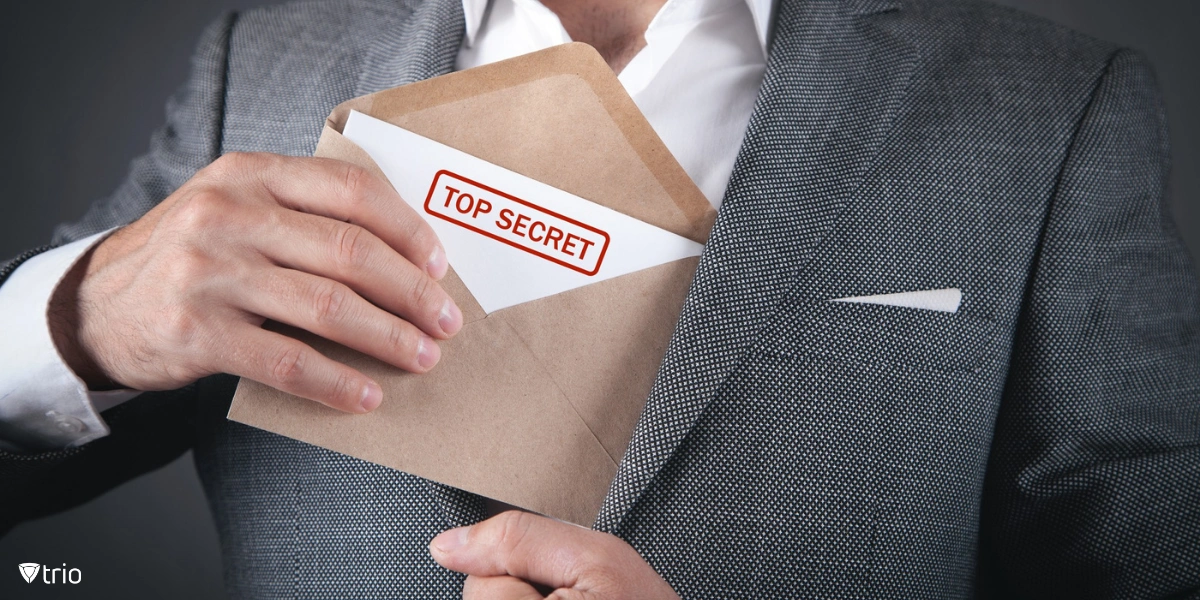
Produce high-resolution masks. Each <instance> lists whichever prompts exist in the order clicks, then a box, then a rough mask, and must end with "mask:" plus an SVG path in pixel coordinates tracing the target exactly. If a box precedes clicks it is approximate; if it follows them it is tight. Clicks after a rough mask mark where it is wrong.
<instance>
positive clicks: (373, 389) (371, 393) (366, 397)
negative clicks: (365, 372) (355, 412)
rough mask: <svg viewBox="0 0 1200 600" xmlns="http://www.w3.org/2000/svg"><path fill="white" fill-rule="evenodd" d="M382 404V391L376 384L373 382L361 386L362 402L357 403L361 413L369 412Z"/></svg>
mask: <svg viewBox="0 0 1200 600" xmlns="http://www.w3.org/2000/svg"><path fill="white" fill-rule="evenodd" d="M382 403H383V390H382V389H381V388H380V387H379V384H378V383H375V382H374V381H370V382H367V385H365V386H363V393H362V401H361V402H360V403H359V404H360V405H361V406H362V409H363V412H371V411H373V410H375V409H376V408H379V405H380V404H382Z"/></svg>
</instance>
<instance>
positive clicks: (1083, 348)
mask: <svg viewBox="0 0 1200 600" xmlns="http://www.w3.org/2000/svg"><path fill="white" fill-rule="evenodd" d="M1165 121H1166V119H1165V112H1164V110H1163V107H1162V103H1161V99H1160V97H1159V94H1158V91H1157V85H1156V83H1155V81H1154V76H1153V74H1152V72H1151V69H1150V68H1149V66H1148V65H1147V64H1146V62H1145V61H1144V60H1143V59H1142V58H1140V57H1139V56H1138V55H1137V54H1135V53H1132V52H1128V51H1120V52H1118V53H1117V54H1116V55H1115V56H1114V57H1113V58H1112V60H1111V62H1110V64H1109V66H1108V68H1107V70H1106V72H1105V74H1104V76H1103V77H1102V79H1101V80H1100V81H1099V83H1098V84H1097V87H1096V90H1095V93H1094V97H1093V98H1092V101H1091V103H1090V106H1089V107H1088V109H1087V111H1086V114H1085V115H1084V116H1083V119H1082V121H1081V122H1080V124H1079V128H1078V131H1077V133H1076V136H1075V140H1074V142H1073V145H1072V148H1071V150H1070V153H1069V155H1068V158H1067V160H1066V162H1065V163H1064V165H1063V167H1062V172H1061V174H1060V180H1059V184H1058V188H1057V191H1056V193H1055V195H1054V197H1053V198H1052V200H1051V204H1050V206H1049V209H1048V212H1047V215H1046V222H1045V225H1044V230H1043V234H1042V239H1041V244H1040V248H1039V250H1038V252H1037V255H1036V257H1035V259H1034V262H1033V265H1032V269H1033V271H1032V274H1031V280H1030V283H1029V285H1028V287H1027V292H1026V293H1027V297H1026V299H1025V304H1024V308H1023V313H1022V315H1021V317H1020V319H1019V322H1018V325H1017V331H1016V339H1015V345H1014V350H1013V355H1012V357H1011V362H1010V370H1009V376H1008V381H1007V382H1006V386H1005V391H1004V396H1003V399H1002V402H1001V405H1000V411H999V414H998V420H997V424H996V431H995V438H994V441H993V448H992V454H991V457H990V463H989V467H988V471H987V478H986V481H985V487H984V497H983V510H982V515H981V524H980V527H981V531H980V534H981V536H980V539H981V542H980V543H981V548H980V573H981V578H980V580H979V586H980V588H981V589H980V592H982V593H983V595H984V596H985V597H992V596H991V595H990V594H989V592H990V593H991V594H996V595H995V596H994V597H1028V598H1089V599H1100V598H1182V597H1200V289H1198V286H1197V281H1196V274H1195V270H1194V267H1193V265H1192V263H1191V260H1190V258H1189V255H1188V253H1187V250H1186V249H1185V248H1184V247H1183V245H1182V243H1181V242H1180V238H1179V236H1178V235H1177V233H1176V231H1175V229H1174V225H1173V223H1172V221H1171V218H1170V215H1169V210H1168V206H1167V179H1168V171H1169V149H1168V141H1167V131H1166V122H1165Z"/></svg>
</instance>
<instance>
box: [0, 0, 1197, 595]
mask: <svg viewBox="0 0 1200 600" xmlns="http://www.w3.org/2000/svg"><path fill="white" fill-rule="evenodd" d="M462 35H463V17H462V13H461V3H460V1H459V0H426V1H424V2H421V1H417V0H338V1H329V2H316V1H306V2H298V3H293V4H289V5H285V6H279V7H274V8H267V9H262V10H255V11H252V12H247V13H244V14H240V15H239V14H230V15H228V16H226V17H224V18H222V19H221V20H219V21H218V22H217V23H216V24H214V25H213V26H212V27H211V28H210V29H209V30H208V31H207V33H206V34H205V36H204V38H203V40H202V42H201V43H200V46H199V50H198V52H197V54H196V58H195V68H194V72H193V75H192V77H191V79H190V81H189V82H188V84H187V85H186V86H185V87H184V88H183V89H182V90H181V91H180V93H179V94H178V95H177V96H176V98H175V99H174V100H173V101H172V102H171V104H170V105H169V106H168V115H167V116H168V120H167V124H166V126H165V127H164V128H163V129H162V130H161V131H160V132H159V133H158V134H157V135H156V136H155V138H154V140H153V146H152V149H151V151H150V153H149V154H147V155H146V156H144V157H142V158H140V159H138V160H137V161H135V163H134V165H133V169H132V172H131V173H130V176H129V178H128V179H127V180H126V182H125V183H124V184H123V185H122V187H121V188H120V189H118V190H117V192H116V193H115V194H114V195H113V196H112V197H110V198H108V199H106V200H103V201H100V202H98V203H96V204H95V205H94V206H93V207H92V208H91V210H90V211H89V212H88V213H87V215H86V216H85V217H84V218H83V219H82V220H81V221H79V222H77V223H74V224H70V225H65V226H63V227H61V228H60V229H59V230H58V232H57V235H56V238H55V242H56V243H61V242H63V241H66V240H71V239H76V238H79V237H81V236H84V235H87V234H89V233H92V232H95V231H99V230H102V229H104V228H107V227H111V226H114V225H117V224H120V223H125V222H128V221H131V220H133V219H136V218H137V217H138V216H139V215H141V214H142V213H144V212H145V211H146V210H147V209H149V208H150V207H151V206H153V205H154V204H155V203H156V202H159V201H160V200H161V199H162V198H163V197H165V196H167V195H168V194H169V193H170V192H171V191H172V190H174V189H175V188H176V187H178V186H179V185H180V184H182V183H183V182H184V181H185V180H187V179H188V178H189V176H191V174H192V173H193V172H195V171H196V170H197V169H199V168H201V167H202V166H204V165H205V164H207V163H208V162H210V161H211V160H213V159H214V158H215V157H216V156H218V155H219V154H221V153H223V152H231V151H249V150H253V151H269V152H278V153H284V154H294V155H307V154H310V153H311V152H312V150H313V148H314V146H315V143H316V140H317V136H318V133H319V131H320V126H321V123H322V121H323V119H324V117H325V115H326V114H327V113H328V112H329V110H330V109H331V108H332V107H333V106H334V105H336V104H337V103H339V102H341V101H343V100H345V99H347V98H350V97H353V96H356V95H359V94H364V93H367V92H373V91H376V90H379V89H383V88H386V87H390V86H396V85H400V84H403V83H406V82H410V81H414V80H418V79H422V78H427V77H430V76H434V75H438V74H440V73H445V72H447V71H449V70H450V69H451V68H452V65H453V60H454V56H455V53H456V50H457V48H458V46H459V42H460V40H461V38H462ZM1167 155H1168V148H1167V138H1166V133H1165V127H1164V118H1163V110H1162V106H1161V101H1160V99H1159V96H1158V93H1157V91H1156V87H1155V83H1154V81H1153V77H1152V75H1151V72H1150V69H1149V68H1148V67H1147V65H1146V63H1145V62H1144V61H1143V59H1141V58H1140V57H1139V56H1138V55H1136V54H1134V53H1131V52H1129V51H1125V50H1121V49H1118V48H1115V47H1113V46H1111V45H1108V44H1105V43H1102V42H1098V41H1095V40H1092V39H1089V38H1086V37H1083V36H1080V35H1077V34H1074V33H1072V32H1069V31H1066V30H1063V29H1061V28H1058V27H1055V26H1053V25H1050V24H1048V23H1045V22H1043V21H1039V20H1036V19H1033V18H1030V17H1027V16H1025V15H1022V14H1020V13H1017V12H1014V11H1010V10H1006V9H1000V8H996V7H994V6H990V5H986V4H981V3H977V2H974V1H972V0H945V1H936V0H782V2H781V6H780V8H779V14H778V18H777V26H776V32H775V35H774V41H773V44H772V47H771V53H770V60H769V65H768V68H767V72H766V77H765V80H764V82H763V85H762V92H761V97H760V98H759V101H758V104H757V107H756V108H755V112H754V115H753V117H752V119H751V121H750V127H749V131H748V133H747V135H746V139H745V143H744V145H743V147H742V149H741V154H740V156H739V158H738V161H737V166H736V169H735V172H734V174H733V178H732V181H731V183H730V185H729V191H728V194H727V196H726V198H725V202H724V205H723V207H722V209H721V211H720V216H719V218H718V220H717V223H716V226H715V229H714V230H713V233H712V238H711V241H710V242H709V244H708V245H707V247H706V249H705V252H704V256H703V258H702V260H701V262H700V266H699V270H698V272H697V274H696V279H695V283H694V284H693V286H692V290H691V292H690V295H689V297H688V300H687V302H686V305H685V307H684V309H683V313H682V315H681V316H680V318H679V322H678V326H677V329H676V332H675V335H674V338H673V341H672V343H671V346H670V349H669V351H668V354H667V356H666V359H665V360H664V362H663V364H662V367H661V371H660V374H659V377H658V380H657V382H656V384H655V386H654V390H653V392H652V393H651V396H650V398H649V401H648V404H647V406H646V410H645V413H644V414H643V416H642V418H641V421H640V422H639V424H638V426H637V431H636V433H635V434H634V438H633V442H632V446H631V448H630V449H629V452H628V454H627V456H626V457H625V459H624V461H623V462H622V464H621V466H620V470H619V473H618V475H617V477H616V480H615V481H614V482H613V484H612V489H611V491H610V493H609V495H608V498H607V500H606V501H605V504H604V507H603V510H602V513H601V515H600V517H599V519H598V521H597V523H596V527H597V528H599V529H602V530H606V531H610V532H613V533H615V534H617V535H619V536H621V537H623V538H624V539H626V540H628V541H629V543H630V544H632V545H633V546H634V547H635V548H636V549H637V550H638V551H639V552H640V553H641V554H642V555H643V556H644V557H645V558H646V560H647V561H649V563H650V564H651V565H652V566H653V567H654V568H655V569H657V570H658V572H660V573H661V574H662V575H663V576H664V577H665V578H666V579H667V581H669V582H670V583H671V584H672V585H673V586H674V587H675V589H677V590H678V591H679V593H680V594H681V595H682V596H683V597H685V598H730V597H821V598H834V597H837V598H864V597H893V598H915V597H947V598H949V597H966V596H972V595H977V596H989V595H990V596H1030V597H1080V598H1107V597H1113V598H1117V597H1120V598H1144V597H1183V596H1187V595H1189V594H1191V596H1189V597H1196V596H1197V595H1200V591H1197V590H1198V588H1197V586H1200V293H1198V290H1197V284H1196V278H1195V275H1194V271H1193V268H1192V266H1191V265H1190V263H1189V259H1188V258H1187V255H1186V253H1185V251H1184V250H1183V248H1182V247H1181V245H1180V242H1179V241H1178V238H1177V237H1176V235H1175V234H1174V232H1173V230H1172V226H1171V224H1170V221H1169V219H1168V217H1167V216H1166V215H1167V213H1166V212H1165V210H1164V197H1165V195H1164V185H1165V182H1166V177H1167V164H1168V158H1167ZM15 264H16V263H15V262H14V263H11V264H10V265H9V266H8V267H7V269H6V270H5V272H4V273H2V274H0V276H2V275H5V274H7V272H9V271H11V268H12V267H13V266H15ZM945 287H957V288H961V289H962V290H963V294H964V296H963V304H962V308H961V309H960V311H959V312H958V313H956V314H949V313H935V312H929V311H921V310H915V309H905V308H894V307H886V306H875V305H865V304H844V303H831V302H828V300H829V299H831V298H839V297H846V296H858V295H869V294H880V293H890V292H901V291H910V290H923V289H935V288H945ZM233 385H234V382H233V381H232V380H231V379H230V378H228V377H214V378H208V379H205V380H202V381H200V382H198V383H197V384H195V385H192V386H189V387H187V388H185V389H182V390H177V391H175V392H170V393H152V394H145V395H143V396H142V397H140V398H139V399H137V400H135V401H133V402H131V403H129V404H126V405H123V406H121V407H119V408H117V409H115V410H113V411H110V413H108V414H107V418H108V421H109V423H110V424H111V426H112V429H113V434H112V435H111V436H109V437H108V438H105V439H103V440H100V441H97V442H94V443H92V444H89V445H87V446H85V447H82V448H77V449H72V450H67V451H62V452H49V453H46V454H42V455H32V456H15V455H2V456H0V476H2V478H3V481H4V485H3V489H2V490H0V503H2V508H3V510H0V515H2V516H0V518H3V519H8V520H9V521H7V522H5V523H4V524H3V527H9V526H11V525H12V522H13V521H15V520H20V519H25V518H30V517H33V516H37V515H42V514H46V513H49V512H52V511H55V510H59V509H62V508H63V507H66V506H69V505H72V504H75V503H78V502H81V501H83V500H85V499H87V498H89V497H91V496H93V495H95V494H97V493H100V492H102V491H103V490H105V489H107V488H109V487H111V486H113V485H114V484H115V483H117V482H119V481H121V480H123V479H126V478H128V477H131V476H134V475H136V474H138V473H140V472H143V471H145V470H147V469H150V468H153V467H155V466H157V465H161V464H163V463H164V462H166V461H168V460H170V459H171V458H172V457H174V456H177V455H178V454H179V453H181V452H183V451H185V450H186V449H187V448H193V449H194V450H195V460H196V465H197V467H198V469H199V471H200V474H201V476H202V479H203V482H204V485H205V488H206V491H207V493H208V497H209V500H210V502H211V505H212V509H213V511H214V513H215V516H216V522H217V525H218V528H219V530H220V534H221V541H222V544H223V547H224V554H225V560H226V563H225V569H226V580H227V586H228V589H229V592H230V595H231V596H232V597H234V598H243V597H254V598H285V597H286V598H293V597H377V596H402V597H412V598H452V597H456V596H457V595H458V594H459V593H460V586H461V579H460V577H459V576H457V575H455V574H452V573H449V572H447V571H445V570H442V569H440V568H439V567H437V566H436V565H435V564H434V563H433V562H432V561H431V559H430V557H429V555H428V553H427V551H426V549H425V546H426V543H427V542H428V540H429V539H430V538H432V537H433V536H434V535H435V534H436V533H437V532H438V531H440V530H442V529H444V528H446V527H449V526H450V525H452V524H458V523H466V522H470V521H473V520H475V519H478V518H479V516H480V514H481V512H482V503H481V501H480V499H479V498H478V497H474V496H471V495H469V494H466V493H463V492H459V491H456V490H452V489H448V488H445V487H442V486H439V485H435V484H431V483H429V482H427V481H424V480H420V479H418V478H415V477H412V476H410V475H407V474H404V473H400V472H396V471H392V470H389V469H386V468H383V467H379V466H375V465H372V464H367V463H364V462H361V461H358V460H354V459H351V458H348V457H345V456H341V455H337V454H334V453H331V452H327V451H324V450H321V449H318V448H314V447H311V446H307V445H305V444H302V443H298V442H295V441H292V440H290V439H286V438H283V437H279V436H276V435H272V434H268V433H265V432H262V431H259V430H255V429H252V428H249V427H245V426H242V425H238V424H235V423H230V422H227V421H226V420H225V419H224V418H223V417H224V411H225V409H226V407H227V406H228V399H229V397H230V394H231V391H232V389H233Z"/></svg>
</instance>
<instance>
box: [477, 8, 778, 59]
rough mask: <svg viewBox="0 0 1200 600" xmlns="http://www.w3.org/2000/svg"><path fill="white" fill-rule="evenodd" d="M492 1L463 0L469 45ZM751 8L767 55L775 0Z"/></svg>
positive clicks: (756, 28)
mask: <svg viewBox="0 0 1200 600" xmlns="http://www.w3.org/2000/svg"><path fill="white" fill-rule="evenodd" d="M667 1H668V2H685V1H694V0H667ZM490 2H491V0H463V15H464V16H465V17H466V20H467V23H466V25H467V39H466V42H467V45H468V46H473V45H475V35H476V34H477V33H479V28H480V27H481V26H482V25H483V20H484V19H486V18H487V10H488V4H489V3H490ZM745 2H746V5H747V6H749V7H750V15H751V16H752V17H753V18H754V30H755V31H756V32H757V33H758V41H759V43H760V44H762V51H763V55H764V56H765V55H766V54H767V44H768V42H769V41H770V36H771V17H772V15H773V14H774V12H775V0H745Z"/></svg>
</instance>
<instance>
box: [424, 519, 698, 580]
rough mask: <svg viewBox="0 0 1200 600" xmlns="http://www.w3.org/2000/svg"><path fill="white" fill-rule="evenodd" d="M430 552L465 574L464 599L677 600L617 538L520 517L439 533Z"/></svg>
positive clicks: (431, 544) (565, 525)
mask: <svg viewBox="0 0 1200 600" xmlns="http://www.w3.org/2000/svg"><path fill="white" fill-rule="evenodd" d="M429 551H430V552H431V553H432V554H433V559H434V560H436V561H437V562H438V564H440V565H442V566H443V567H446V568H447V569H451V570H454V571H458V572H460V573H466V574H467V582H466V585H465V586H464V587H463V598H464V600H476V599H480V600H482V599H485V598H486V599H489V600H532V599H534V598H539V599H540V598H544V597H549V598H558V599H560V600H568V599H570V600H624V599H627V598H637V599H639V600H678V599H679V596H678V595H676V594H675V591H674V590H672V589H671V586H670V585H668V584H667V582H666V581H664V580H663V578H662V577H660V576H659V575H658V573H655V572H654V569H652V568H651V567H650V565H648V564H646V561H644V560H642V557H641V556H640V555H638V553H637V551H636V550H634V549H633V548H632V547H631V546H630V545H629V544H626V543H625V542H624V541H622V540H621V539H620V538H618V537H615V536H612V535H609V534H607V533H601V532H598V531H592V530H589V529H584V528H582V527H578V526H575V525H570V524H567V523H562V522H560V521H554V520H551V519H547V518H546V517H540V516H538V515H534V514H530V513H525V512H520V511H509V512H506V513H501V514H499V515H496V516H495V517H492V518H491V519H488V520H487V521H484V522H482V523H479V524H477V525H473V526H471V527H460V528H458V529H451V530H449V531H445V532H442V534H441V535H439V536H437V537H436V538H433V542H431V543H430V544H429ZM539 588H547V589H551V590H554V591H553V592H552V593H550V595H549V596H543V595H542V593H541V592H540V591H538V590H539Z"/></svg>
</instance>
